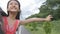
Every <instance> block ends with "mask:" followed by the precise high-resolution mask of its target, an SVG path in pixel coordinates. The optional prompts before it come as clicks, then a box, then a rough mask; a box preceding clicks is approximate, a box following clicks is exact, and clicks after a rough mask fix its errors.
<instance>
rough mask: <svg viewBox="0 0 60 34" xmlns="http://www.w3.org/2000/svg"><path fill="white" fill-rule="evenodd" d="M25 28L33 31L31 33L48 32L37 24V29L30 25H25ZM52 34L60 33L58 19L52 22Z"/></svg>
mask: <svg viewBox="0 0 60 34" xmlns="http://www.w3.org/2000/svg"><path fill="white" fill-rule="evenodd" d="M25 28H26V29H27V30H28V31H29V32H31V34H46V33H45V31H44V29H43V27H39V26H37V29H38V30H37V31H36V30H33V31H31V29H32V28H33V27H30V26H28V25H27V26H25ZM51 34H60V20H57V21H53V22H52V29H51Z"/></svg>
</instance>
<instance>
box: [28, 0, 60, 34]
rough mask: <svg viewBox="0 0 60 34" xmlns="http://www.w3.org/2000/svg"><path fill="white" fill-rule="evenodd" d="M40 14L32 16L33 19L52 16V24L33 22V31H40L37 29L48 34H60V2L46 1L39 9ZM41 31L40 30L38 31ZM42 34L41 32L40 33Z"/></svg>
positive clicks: (58, 0)
mask: <svg viewBox="0 0 60 34" xmlns="http://www.w3.org/2000/svg"><path fill="white" fill-rule="evenodd" d="M39 10H40V12H39V13H38V14H35V15H31V16H30V17H28V18H31V17H38V18H45V17H46V16H48V15H49V14H50V15H52V16H53V17H54V18H53V21H51V22H32V23H30V24H29V25H30V27H32V29H31V30H33V31H34V30H36V29H38V28H37V27H41V28H43V30H44V31H45V33H46V34H51V33H52V32H53V31H55V32H53V33H52V34H55V33H56V32H59V33H56V34H60V0H46V2H45V3H44V5H42V6H41V7H40V8H39ZM38 30H39V29H38ZM40 33H41V32H40Z"/></svg>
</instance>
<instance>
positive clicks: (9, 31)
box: [3, 17, 19, 34]
mask: <svg viewBox="0 0 60 34" xmlns="http://www.w3.org/2000/svg"><path fill="white" fill-rule="evenodd" d="M3 21H4V24H3V31H4V33H5V34H15V33H16V29H17V28H18V25H19V21H18V20H16V21H15V23H14V24H13V26H12V27H10V26H9V25H8V21H7V17H3Z"/></svg>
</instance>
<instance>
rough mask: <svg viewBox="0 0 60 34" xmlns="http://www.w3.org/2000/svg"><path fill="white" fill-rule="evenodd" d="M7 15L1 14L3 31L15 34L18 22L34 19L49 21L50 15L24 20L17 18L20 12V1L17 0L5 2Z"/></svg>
mask: <svg viewBox="0 0 60 34" xmlns="http://www.w3.org/2000/svg"><path fill="white" fill-rule="evenodd" d="M7 12H8V15H7V16H3V21H4V24H3V31H4V33H5V34H15V32H16V30H17V28H18V26H19V25H20V24H22V25H23V24H26V23H30V22H34V21H50V20H51V18H52V16H51V15H48V16H47V17H46V18H29V19H26V20H19V16H20V13H21V10H20V3H19V2H18V0H10V1H9V2H8V4H7Z"/></svg>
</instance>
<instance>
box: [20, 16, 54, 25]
mask: <svg viewBox="0 0 60 34" xmlns="http://www.w3.org/2000/svg"><path fill="white" fill-rule="evenodd" d="M51 18H53V17H52V16H51V15H48V16H47V17H46V18H29V19H26V20H22V21H20V24H26V23H30V22H40V21H51Z"/></svg>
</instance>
